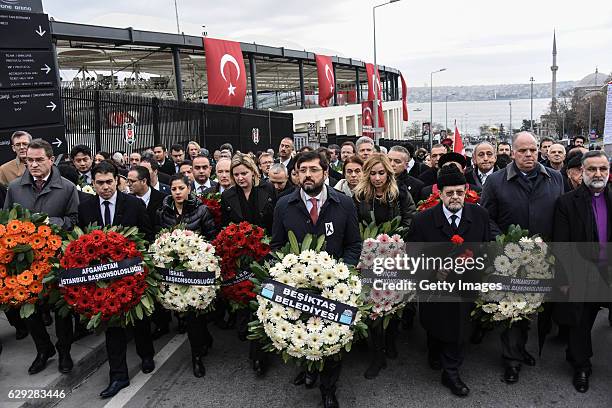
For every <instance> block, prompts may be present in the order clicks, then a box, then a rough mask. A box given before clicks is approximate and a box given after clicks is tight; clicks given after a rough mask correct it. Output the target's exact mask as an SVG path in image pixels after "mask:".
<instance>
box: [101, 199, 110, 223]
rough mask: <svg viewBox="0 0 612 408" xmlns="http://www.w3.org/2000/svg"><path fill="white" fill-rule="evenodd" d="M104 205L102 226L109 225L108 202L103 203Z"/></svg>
mask: <svg viewBox="0 0 612 408" xmlns="http://www.w3.org/2000/svg"><path fill="white" fill-rule="evenodd" d="M102 204H104V225H105V226H106V225H111V214H110V201H103V202H102Z"/></svg>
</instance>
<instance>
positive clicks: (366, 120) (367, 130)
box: [361, 101, 374, 138]
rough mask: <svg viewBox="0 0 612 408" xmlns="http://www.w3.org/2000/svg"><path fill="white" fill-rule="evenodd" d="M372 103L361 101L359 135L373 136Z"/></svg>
mask: <svg viewBox="0 0 612 408" xmlns="http://www.w3.org/2000/svg"><path fill="white" fill-rule="evenodd" d="M373 108H374V103H373V102H372V101H364V102H361V135H362V136H369V137H371V138H374V131H373V129H372V124H373V123H374V112H373V111H372V109H373Z"/></svg>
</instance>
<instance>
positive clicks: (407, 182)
mask: <svg viewBox="0 0 612 408" xmlns="http://www.w3.org/2000/svg"><path fill="white" fill-rule="evenodd" d="M387 157H389V160H390V161H391V167H393V172H394V173H395V180H396V181H397V184H398V185H402V184H403V185H404V186H405V187H406V189H407V190H408V192H409V193H410V195H411V196H412V200H413V201H414V202H415V203H416V204H418V203H419V201H421V200H422V199H423V198H422V197H421V190H422V189H423V186H424V184H423V182H422V181H421V180H419V179H418V178H416V177H413V176H411V175H410V173H409V172H408V170H407V168H406V166H407V165H408V160H409V158H410V153H409V152H408V149H406V148H405V147H403V146H393V147H392V148H391V149H389V153H388V154H387ZM419 164H420V163H419ZM425 198H427V197H425Z"/></svg>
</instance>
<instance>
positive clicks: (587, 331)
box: [553, 150, 612, 393]
mask: <svg viewBox="0 0 612 408" xmlns="http://www.w3.org/2000/svg"><path fill="white" fill-rule="evenodd" d="M609 176H610V163H609V161H608V156H607V155H606V154H605V153H604V152H602V151H597V150H594V151H591V152H587V153H585V154H584V155H583V156H582V181H583V182H582V184H581V185H580V186H579V187H578V188H577V189H575V190H573V191H570V192H569V193H567V194H565V195H563V196H561V197H560V198H559V199H558V200H557V203H556V206H555V216H554V226H553V240H554V241H555V242H563V243H566V242H591V243H592V244H591V245H590V247H593V248H595V250H594V251H593V253H592V254H589V255H590V256H589V257H588V258H589V259H588V260H586V262H585V260H584V259H582V260H580V262H579V263H578V264H573V263H572V262H571V261H568V262H563V265H562V266H565V267H570V268H572V269H574V266H575V267H576V268H579V272H577V271H575V270H574V271H566V272H570V279H569V282H570V283H571V282H572V281H575V280H577V278H578V276H575V275H577V274H579V275H580V277H581V278H583V279H584V280H587V276H591V275H588V274H589V272H588V271H589V270H591V271H592V270H593V269H595V270H597V271H598V272H599V273H601V270H602V269H603V271H604V272H605V271H606V269H607V267H608V262H609V259H608V254H607V251H606V249H607V248H606V247H607V246H608V243H609V242H610V239H611V238H612V228H610V225H611V224H610V221H611V220H612V190H611V189H610V187H609V185H608V178H609ZM583 248H585V244H581V245H580V247H579V250H580V252H582V251H583ZM584 250H586V249H584ZM585 264H587V265H585ZM588 264H590V265H588ZM569 265H572V266H569ZM580 280H582V279H580ZM588 281H589V282H590V285H594V284H595V282H597V281H595V280H591V279H590V278H589V279H588ZM599 281H601V280H599ZM601 283H602V285H601V286H606V285H605V283H603V282H601ZM582 284H583V282H580V283H579V284H578V285H576V287H573V286H572V285H571V284H570V285H569V294H570V296H571V297H572V301H571V302H570V300H568V301H567V302H564V303H560V304H558V305H557V310H556V311H555V314H556V317H557V321H558V323H560V324H567V325H569V335H568V344H567V345H568V348H567V359H568V361H570V363H571V364H572V366H573V368H574V378H573V384H574V387H575V388H576V391H578V392H581V393H584V392H587V391H588V389H589V377H590V375H591V357H592V356H593V350H592V347H591V330H592V329H593V323H594V322H595V319H596V318H597V314H598V312H599V310H600V308H602V307H609V303H608V302H601V300H603V299H599V296H588V297H586V296H583V297H582V299H584V301H582V302H580V301H578V300H580V298H579V296H580V294H581V293H582V292H581V290H582V289H583V288H581V287H580V286H581V285H582ZM588 293H592V292H591V291H590V290H589V292H588ZM585 297H586V299H585ZM593 297H597V299H592V298H593ZM577 298H578V299H577ZM606 300H607V299H606Z"/></svg>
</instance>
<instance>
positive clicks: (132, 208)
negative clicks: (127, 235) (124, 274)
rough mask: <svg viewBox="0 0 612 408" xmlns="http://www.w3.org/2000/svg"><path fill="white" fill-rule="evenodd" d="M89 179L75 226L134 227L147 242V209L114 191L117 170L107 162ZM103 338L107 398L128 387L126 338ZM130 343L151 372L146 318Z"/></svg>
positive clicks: (119, 333)
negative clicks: (89, 190)
mask: <svg viewBox="0 0 612 408" xmlns="http://www.w3.org/2000/svg"><path fill="white" fill-rule="evenodd" d="M91 176H92V179H93V185H94V189H95V190H96V195H94V196H91V198H89V200H87V201H84V202H82V203H81V204H80V205H79V226H80V227H81V228H82V229H85V228H86V227H87V226H88V225H90V224H94V223H95V224H97V225H98V226H103V227H106V226H118V225H121V226H123V227H138V230H139V231H140V232H142V233H143V234H144V235H145V239H147V240H149V241H150V240H151V238H153V229H152V224H151V222H150V221H149V216H148V215H147V208H146V207H145V204H144V202H143V201H142V200H141V199H139V198H137V197H134V196H131V195H129V194H124V193H122V192H120V191H118V190H117V177H118V170H117V167H116V166H115V165H113V164H112V163H110V162H107V161H104V162H101V163H100V164H98V165H96V166H95V167H94V168H93V169H92V171H91ZM105 335H106V353H107V356H108V365H109V366H110V384H109V386H108V387H107V388H106V389H104V390H103V391H102V392H101V393H100V396H101V397H102V398H110V397H113V396H114V395H116V394H117V393H118V392H119V391H120V390H121V389H123V388H125V387H127V386H128V385H130V379H129V375H128V367H127V361H126V352H127V335H126V331H125V329H124V328H122V327H109V328H107V329H106V332H105ZM134 342H135V343H136V352H137V353H138V356H139V357H140V358H141V359H142V364H141V368H142V372H143V373H145V374H147V373H150V372H152V371H153V370H154V369H155V363H154V362H153V356H154V354H155V350H154V349H153V340H152V339H151V327H150V321H149V319H148V318H146V317H145V318H144V319H142V320H137V321H136V322H135V324H134Z"/></svg>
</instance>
